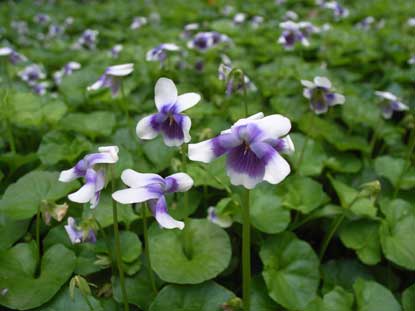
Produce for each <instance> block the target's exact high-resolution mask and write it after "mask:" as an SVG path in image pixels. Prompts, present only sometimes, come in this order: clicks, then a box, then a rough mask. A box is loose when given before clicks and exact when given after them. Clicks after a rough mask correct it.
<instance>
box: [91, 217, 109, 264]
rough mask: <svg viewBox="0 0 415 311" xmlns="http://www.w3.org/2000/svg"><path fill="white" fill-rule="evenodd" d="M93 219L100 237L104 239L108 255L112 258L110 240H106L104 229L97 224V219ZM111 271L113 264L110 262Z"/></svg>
mask: <svg viewBox="0 0 415 311" xmlns="http://www.w3.org/2000/svg"><path fill="white" fill-rule="evenodd" d="M93 217H94V220H95V222H96V224H97V225H98V228H99V232H101V234H102V237H103V238H104V241H105V245H106V246H107V249H108V254H109V255H110V258H113V257H112V251H111V250H112V247H111V243H110V240H109V239H108V236H107V234H106V233H105V229H104V228H103V227H102V226H101V224H100V223H99V222H98V219H96V218H95V216H93ZM111 269H113V263H112V262H111Z"/></svg>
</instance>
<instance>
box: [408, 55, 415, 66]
mask: <svg viewBox="0 0 415 311" xmlns="http://www.w3.org/2000/svg"><path fill="white" fill-rule="evenodd" d="M408 64H409V65H414V64H415V55H412V56H411V58H409V59H408Z"/></svg>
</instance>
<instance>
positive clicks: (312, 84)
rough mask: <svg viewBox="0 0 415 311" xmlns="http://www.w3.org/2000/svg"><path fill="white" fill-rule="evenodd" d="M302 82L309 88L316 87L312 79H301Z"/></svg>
mask: <svg viewBox="0 0 415 311" xmlns="http://www.w3.org/2000/svg"><path fill="white" fill-rule="evenodd" d="M301 84H302V85H303V86H305V87H306V88H309V89H312V88H314V87H315V84H314V83H313V82H311V81H308V80H301Z"/></svg>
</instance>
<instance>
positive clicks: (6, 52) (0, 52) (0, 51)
mask: <svg viewBox="0 0 415 311" xmlns="http://www.w3.org/2000/svg"><path fill="white" fill-rule="evenodd" d="M12 52H13V50H12V49H11V48H9V47H4V48H0V56H7V55H10V54H11V53H12Z"/></svg>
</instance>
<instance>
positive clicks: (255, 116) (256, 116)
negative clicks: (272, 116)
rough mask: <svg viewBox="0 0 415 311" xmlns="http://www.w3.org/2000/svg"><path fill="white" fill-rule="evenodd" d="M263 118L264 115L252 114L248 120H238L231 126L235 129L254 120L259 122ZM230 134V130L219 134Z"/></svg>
mask: <svg viewBox="0 0 415 311" xmlns="http://www.w3.org/2000/svg"><path fill="white" fill-rule="evenodd" d="M263 117H264V113H262V112H258V113H256V114H253V115H252V116H249V117H248V118H243V119H239V120H238V121H236V122H235V123H234V125H232V127H237V126H241V125H244V124H248V123H250V122H252V121H255V120H261V119H262V118H263ZM230 132H231V130H224V131H222V132H221V134H228V133H230Z"/></svg>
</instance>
